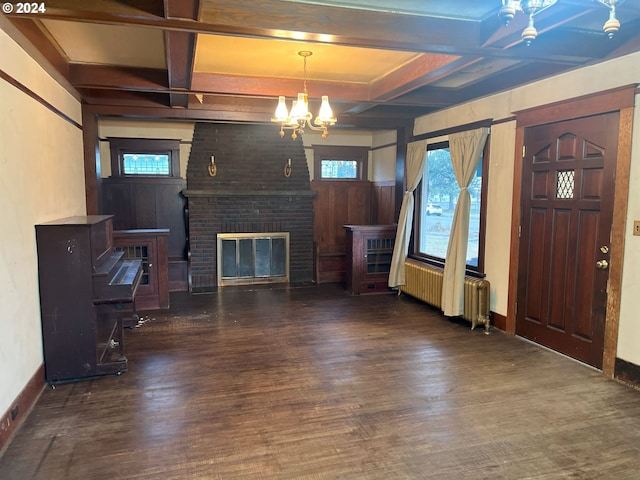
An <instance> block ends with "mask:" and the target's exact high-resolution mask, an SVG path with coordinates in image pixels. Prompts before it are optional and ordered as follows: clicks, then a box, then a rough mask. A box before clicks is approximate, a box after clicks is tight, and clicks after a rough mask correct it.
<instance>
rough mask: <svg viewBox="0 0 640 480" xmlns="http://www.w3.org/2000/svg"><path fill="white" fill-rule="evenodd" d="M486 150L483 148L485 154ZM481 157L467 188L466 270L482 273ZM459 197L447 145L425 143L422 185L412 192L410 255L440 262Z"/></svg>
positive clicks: (482, 204) (446, 244)
mask: <svg viewBox="0 0 640 480" xmlns="http://www.w3.org/2000/svg"><path fill="white" fill-rule="evenodd" d="M487 151H488V150H487V148H485V155H486V154H487ZM485 155H483V158H481V159H480V163H479V165H478V168H477V170H476V174H475V176H474V178H473V180H472V181H471V185H470V186H469V193H470V194H471V213H470V221H469V240H468V244H467V270H469V271H476V272H482V271H483V267H484V262H483V256H484V241H483V239H484V215H485V208H484V203H483V191H484V190H485V188H486V174H484V172H485V171H486V169H485V168H484V164H485V163H486V162H485V161H484V160H485V158H484V156H485ZM459 194H460V188H459V187H458V183H457V182H456V177H455V174H454V172H453V166H452V164H451V155H450V153H449V142H448V141H446V140H444V141H440V142H438V143H431V144H429V145H428V146H427V159H426V161H425V166H424V172H423V177H422V182H421V185H420V186H418V188H417V189H416V203H415V205H416V207H415V213H414V215H415V219H414V225H415V227H414V233H413V249H412V256H414V257H418V258H422V259H424V260H427V261H429V262H432V263H436V264H443V263H444V261H445V257H446V254H447V246H448V244H449V236H450V234H451V225H452V222H453V213H454V210H455V207H456V202H457V200H458V195H459Z"/></svg>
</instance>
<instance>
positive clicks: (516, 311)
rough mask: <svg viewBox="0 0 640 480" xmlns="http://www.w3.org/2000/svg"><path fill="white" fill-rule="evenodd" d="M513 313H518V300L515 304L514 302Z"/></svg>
mask: <svg viewBox="0 0 640 480" xmlns="http://www.w3.org/2000/svg"><path fill="white" fill-rule="evenodd" d="M514 313H515V314H516V315H518V302H516V304H515V312H514Z"/></svg>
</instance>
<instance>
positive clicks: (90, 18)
mask: <svg viewBox="0 0 640 480" xmlns="http://www.w3.org/2000/svg"><path fill="white" fill-rule="evenodd" d="M44 4H45V6H46V12H44V13H37V14H31V15H25V14H16V13H14V14H10V15H7V17H8V18H9V21H10V22H11V23H12V24H13V26H14V27H15V28H16V31H18V32H20V33H19V35H20V36H21V38H22V40H23V41H24V40H27V41H28V42H24V43H25V44H30V45H32V46H33V49H35V51H36V53H37V54H38V55H40V57H41V58H46V59H47V61H48V63H49V64H50V68H51V70H52V72H53V73H54V74H55V75H57V76H58V77H61V78H63V79H64V81H65V83H68V84H69V85H72V86H73V88H74V89H75V90H76V91H77V92H78V93H79V95H80V97H81V99H82V101H83V102H84V103H86V104H87V105H90V106H91V108H92V109H93V111H95V112H98V113H101V114H103V115H123V116H135V117H156V118H184V119H202V120H211V121H227V122H269V121H270V118H271V117H272V115H273V111H274V109H275V106H276V103H277V97H278V95H285V96H287V98H288V100H291V99H293V98H294V97H295V95H296V94H297V93H298V92H300V91H302V88H303V80H304V70H303V59H302V58H301V57H300V56H298V52H299V51H301V50H310V51H312V52H313V55H312V56H311V57H309V58H308V60H307V88H308V91H309V97H310V103H311V107H312V108H317V103H315V102H314V100H316V99H318V98H319V97H320V96H321V95H329V98H330V100H331V103H332V106H333V108H334V111H335V113H336V115H337V116H338V124H337V125H336V126H335V127H334V128H362V127H364V128H395V127H398V126H402V125H409V124H410V123H411V121H412V120H413V118H415V117H416V116H419V115H423V114H426V113H429V112H433V111H436V110H438V109H442V108H445V107H448V106H450V105H455V104H458V103H460V102H464V101H466V100H469V99H472V98H476V97H480V96H485V95H488V94H491V93H494V92H498V91H501V90H505V89H509V88H513V87H515V86H517V85H521V84H524V83H527V82H530V81H533V80H536V79H540V78H543V77H546V76H550V75H554V74H557V73H560V72H563V71H566V70H570V69H574V68H577V67H580V66H583V65H587V64H591V63H595V62H601V61H604V60H607V59H609V58H612V57H615V56H619V55H623V54H627V53H630V52H634V51H638V50H640V1H639V0H618V2H617V17H618V19H619V20H620V23H621V27H620V31H619V32H618V33H617V34H616V35H615V36H614V37H613V38H611V39H609V38H607V36H606V35H605V34H604V33H602V25H603V24H604V22H605V21H606V20H607V18H608V16H609V11H608V8H607V7H605V6H604V5H602V3H600V2H598V1H597V0H558V1H557V3H556V4H555V5H553V6H552V7H550V8H548V9H546V10H545V11H543V12H541V13H539V14H538V15H536V17H535V22H536V27H537V29H538V31H539V35H538V38H536V39H535V40H534V41H533V42H532V44H531V45H530V46H527V45H525V43H524V42H523V41H522V40H521V38H520V33H521V31H522V30H523V29H524V28H525V27H526V25H527V18H526V16H525V15H524V14H522V13H519V14H517V15H516V17H515V18H514V19H513V21H511V23H510V24H509V26H506V27H505V26H504V25H503V23H502V22H501V21H500V19H499V18H498V12H499V10H500V7H501V1H500V0H482V1H479V0H456V1H444V0H443V1H435V0H434V1H425V0H404V1H403V0H398V1H396V2H389V1H388V0H348V1H334V0H324V1H310V0H234V1H221V0H93V1H86V0H47V1H46V2H44ZM29 48H32V47H29ZM639 68H640V66H639Z"/></svg>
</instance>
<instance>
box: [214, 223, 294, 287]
mask: <svg viewBox="0 0 640 480" xmlns="http://www.w3.org/2000/svg"><path fill="white" fill-rule="evenodd" d="M288 281H289V234H288V233H287V232H283V233H221V234H218V285H244V284H252V283H277V282H288Z"/></svg>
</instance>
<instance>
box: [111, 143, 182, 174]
mask: <svg viewBox="0 0 640 480" xmlns="http://www.w3.org/2000/svg"><path fill="white" fill-rule="evenodd" d="M109 146H110V149H111V176H113V177H132V176H140V177H179V176H180V141H179V140H160V139H159V140H155V139H146V138H109Z"/></svg>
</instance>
